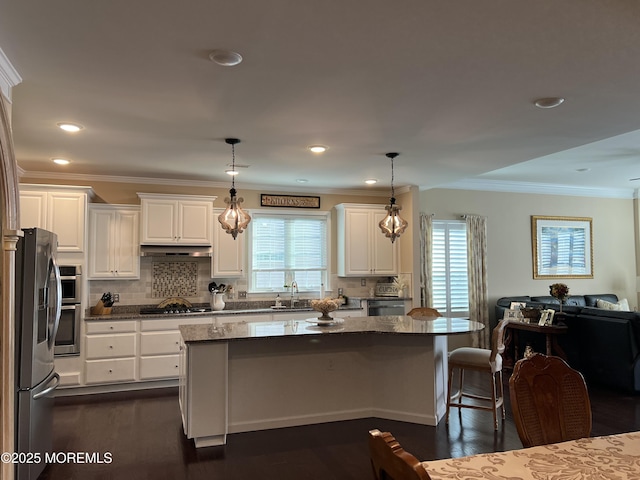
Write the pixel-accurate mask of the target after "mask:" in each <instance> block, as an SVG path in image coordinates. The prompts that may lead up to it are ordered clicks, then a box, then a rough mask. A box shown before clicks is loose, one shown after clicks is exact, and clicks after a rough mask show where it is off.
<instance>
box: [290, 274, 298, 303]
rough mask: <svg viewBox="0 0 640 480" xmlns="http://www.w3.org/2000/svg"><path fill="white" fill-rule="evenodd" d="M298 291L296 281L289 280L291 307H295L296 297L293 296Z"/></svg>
mask: <svg viewBox="0 0 640 480" xmlns="http://www.w3.org/2000/svg"><path fill="white" fill-rule="evenodd" d="M296 293H299V291H298V282H296V281H295V280H294V281H293V282H291V308H293V307H295V305H296V302H297V300H296V298H295V294H296Z"/></svg>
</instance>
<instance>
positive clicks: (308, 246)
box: [249, 213, 328, 292]
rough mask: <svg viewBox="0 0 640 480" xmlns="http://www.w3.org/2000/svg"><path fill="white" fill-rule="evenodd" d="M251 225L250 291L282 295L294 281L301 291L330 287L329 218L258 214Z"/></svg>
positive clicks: (321, 216)
mask: <svg viewBox="0 0 640 480" xmlns="http://www.w3.org/2000/svg"><path fill="white" fill-rule="evenodd" d="M250 225H251V229H250V236H251V256H250V258H251V265H250V276H249V279H250V280H249V281H250V285H249V290H250V291H252V292H273V291H278V292H279V291H282V289H283V287H284V285H285V284H287V283H289V282H290V281H292V280H295V281H296V282H297V283H298V289H299V290H300V291H318V290H320V284H321V283H325V284H326V283H327V282H326V281H325V278H326V272H327V250H328V249H327V217H326V215H278V214H263V213H255V214H254V216H253V220H252V222H251V224H250Z"/></svg>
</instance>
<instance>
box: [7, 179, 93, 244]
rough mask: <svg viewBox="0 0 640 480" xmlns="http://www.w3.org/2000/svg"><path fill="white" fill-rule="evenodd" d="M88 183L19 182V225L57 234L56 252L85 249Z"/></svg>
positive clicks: (89, 191)
mask: <svg viewBox="0 0 640 480" xmlns="http://www.w3.org/2000/svg"><path fill="white" fill-rule="evenodd" d="M91 192H92V190H91V188H90V187H73V186H69V187H67V186H57V185H25V184H23V185H20V228H34V227H35V228H44V229H45V230H50V231H52V232H54V233H55V234H56V235H57V236H58V251H59V252H84V249H85V227H86V216H87V203H88V198H89V195H90V193H91Z"/></svg>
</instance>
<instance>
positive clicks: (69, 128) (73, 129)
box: [56, 122, 84, 133]
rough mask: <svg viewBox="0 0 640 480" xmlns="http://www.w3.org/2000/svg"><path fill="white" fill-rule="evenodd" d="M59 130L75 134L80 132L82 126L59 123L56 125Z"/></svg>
mask: <svg viewBox="0 0 640 480" xmlns="http://www.w3.org/2000/svg"><path fill="white" fill-rule="evenodd" d="M56 125H58V127H59V128H61V129H62V130H64V131H65V132H69V133H75V132H79V131H80V130H82V129H83V128H84V127H83V126H82V125H78V124H77V123H68V122H60V123H57V124H56Z"/></svg>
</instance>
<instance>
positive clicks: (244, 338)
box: [180, 314, 483, 447]
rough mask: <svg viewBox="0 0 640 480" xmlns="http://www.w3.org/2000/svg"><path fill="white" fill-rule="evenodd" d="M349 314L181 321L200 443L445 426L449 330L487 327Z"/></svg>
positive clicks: (193, 428)
mask: <svg viewBox="0 0 640 480" xmlns="http://www.w3.org/2000/svg"><path fill="white" fill-rule="evenodd" d="M304 315H305V314H303V316H304ZM306 315H308V314H306ZM341 320H342V321H340V322H338V323H335V324H332V325H327V326H319V325H317V324H316V323H315V322H314V319H307V318H301V319H300V320H288V321H276V322H264V321H263V322H238V323H233V322H223V321H220V322H216V323H215V324H213V325H183V326H181V327H180V333H181V335H182V341H183V344H182V346H181V355H180V408H181V413H182V419H183V427H184V430H185V434H186V435H187V437H188V438H193V439H194V441H195V445H196V447H205V446H212V445H223V444H225V443H226V435H227V433H239V432H247V431H254V430H264V429H270V428H281V427H289V426H298V425H308V424H313V423H323V422H330V421H338V420H349V419H356V418H365V417H379V418H385V419H391V420H399V421H407V422H412V423H420V424H425V425H437V424H438V422H439V420H440V419H441V418H442V417H443V415H444V412H445V396H446V379H447V335H452V334H462V333H469V332H473V331H478V330H480V329H482V328H483V326H482V325H481V324H479V323H477V322H473V321H470V320H468V319H460V318H445V317H440V318H437V319H432V320H419V319H413V318H411V317H408V316H383V317H346V318H344V319H341Z"/></svg>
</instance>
